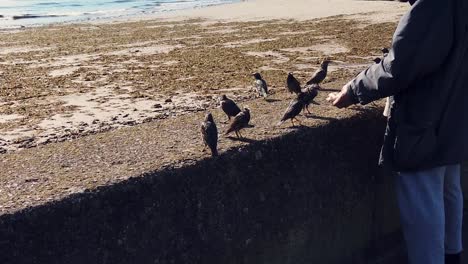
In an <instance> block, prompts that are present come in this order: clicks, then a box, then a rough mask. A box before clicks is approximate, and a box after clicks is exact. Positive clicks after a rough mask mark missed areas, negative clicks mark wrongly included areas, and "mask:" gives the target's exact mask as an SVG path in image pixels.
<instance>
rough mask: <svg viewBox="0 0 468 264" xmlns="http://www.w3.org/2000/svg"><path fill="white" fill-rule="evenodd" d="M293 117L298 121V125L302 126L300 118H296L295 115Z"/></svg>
mask: <svg viewBox="0 0 468 264" xmlns="http://www.w3.org/2000/svg"><path fill="white" fill-rule="evenodd" d="M293 119H296V121H297V122H299V125H300V126H302V123H301V120H299V119H297V118H295V117H294V118H293Z"/></svg>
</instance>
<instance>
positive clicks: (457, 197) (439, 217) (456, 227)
mask: <svg viewBox="0 0 468 264" xmlns="http://www.w3.org/2000/svg"><path fill="white" fill-rule="evenodd" d="M460 173H461V172H460V165H453V166H445V167H439V168H435V169H430V170H425V171H418V172H411V173H408V172H400V173H398V174H397V176H396V192H397V198H398V205H399V208H400V218H401V225H402V229H403V234H404V238H405V241H406V247H407V250H408V259H409V263H410V264H444V255H445V254H457V253H460V252H461V251H462V250H463V248H462V241H461V240H462V217H463V195H462V190H461V185H460Z"/></svg>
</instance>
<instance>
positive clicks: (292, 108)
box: [276, 96, 304, 126]
mask: <svg viewBox="0 0 468 264" xmlns="http://www.w3.org/2000/svg"><path fill="white" fill-rule="evenodd" d="M301 99H302V98H301V97H300V96H298V97H297V98H294V99H293V100H292V101H291V102H290V103H289V106H288V108H287V109H286V111H285V112H284V115H283V118H281V121H279V122H278V124H276V125H277V126H280V125H282V124H283V123H284V122H285V121H286V120H288V119H290V120H291V122H292V124H293V126H295V124H294V119H296V120H297V121H298V122H299V124H301V121H299V119H297V118H296V116H297V115H298V114H300V113H301V110H302V109H303V108H304V102H303V101H302V100H301Z"/></svg>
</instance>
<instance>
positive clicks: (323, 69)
mask: <svg viewBox="0 0 468 264" xmlns="http://www.w3.org/2000/svg"><path fill="white" fill-rule="evenodd" d="M329 63H330V61H329V60H324V61H323V62H322V64H320V69H318V70H317V71H316V72H315V73H314V75H312V78H310V80H309V81H308V82H307V84H309V85H310V84H319V83H321V82H323V80H325V77H327V71H328V64H329Z"/></svg>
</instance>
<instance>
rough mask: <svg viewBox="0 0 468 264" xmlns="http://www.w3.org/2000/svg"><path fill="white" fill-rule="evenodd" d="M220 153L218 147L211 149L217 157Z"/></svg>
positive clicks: (212, 153)
mask: <svg viewBox="0 0 468 264" xmlns="http://www.w3.org/2000/svg"><path fill="white" fill-rule="evenodd" d="M218 155H219V153H218V150H217V149H216V148H212V149H211V156H213V157H217V156H218Z"/></svg>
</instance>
